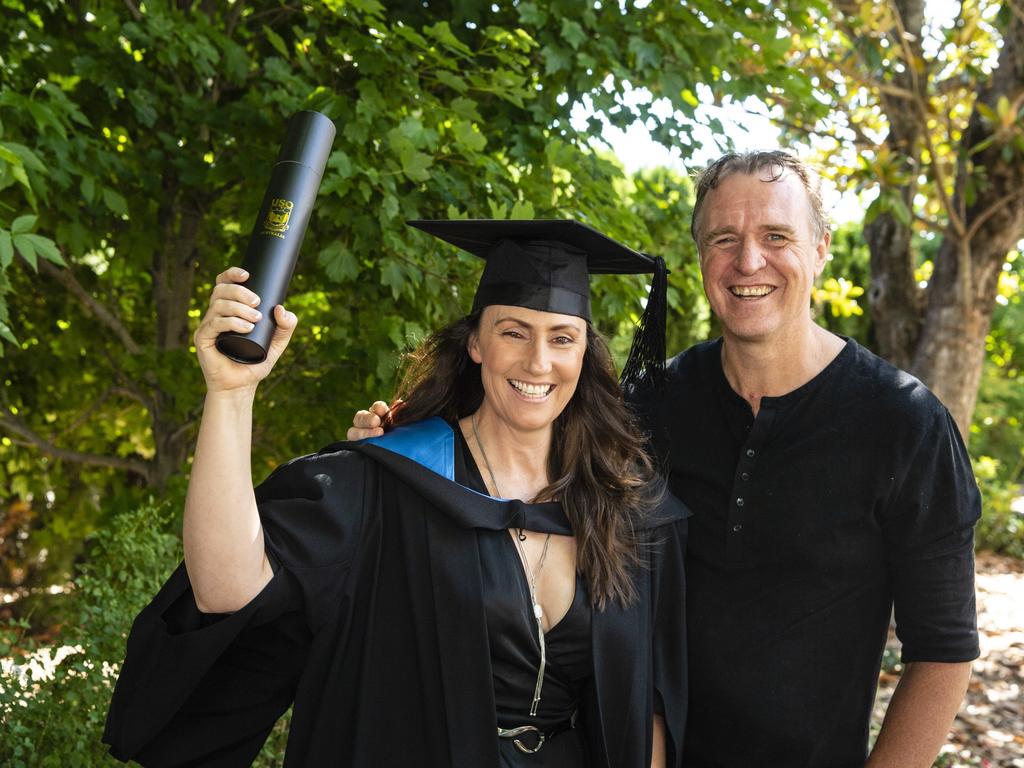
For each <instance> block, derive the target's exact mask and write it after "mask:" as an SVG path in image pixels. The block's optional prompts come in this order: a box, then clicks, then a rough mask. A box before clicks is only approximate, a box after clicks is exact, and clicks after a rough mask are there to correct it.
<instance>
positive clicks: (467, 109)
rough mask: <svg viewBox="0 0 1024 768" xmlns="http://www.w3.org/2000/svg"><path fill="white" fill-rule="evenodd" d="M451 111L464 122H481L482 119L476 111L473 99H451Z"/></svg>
mask: <svg viewBox="0 0 1024 768" xmlns="http://www.w3.org/2000/svg"><path fill="white" fill-rule="evenodd" d="M448 106H450V107H451V110H452V111H453V112H454V113H455V114H456V115H458V116H459V117H461V118H464V119H466V120H470V121H475V122H481V121H483V118H482V117H480V112H479V111H478V110H477V103H476V102H475V101H473V99H464V98H462V97H461V96H460V97H459V98H456V99H452V101H451V104H449V105H448Z"/></svg>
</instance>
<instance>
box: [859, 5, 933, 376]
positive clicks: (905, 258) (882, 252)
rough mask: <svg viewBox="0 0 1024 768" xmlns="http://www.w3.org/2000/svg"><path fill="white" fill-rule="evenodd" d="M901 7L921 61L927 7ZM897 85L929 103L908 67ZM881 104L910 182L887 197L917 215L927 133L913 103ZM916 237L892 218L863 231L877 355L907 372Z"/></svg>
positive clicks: (914, 320) (915, 321) (913, 329)
mask: <svg viewBox="0 0 1024 768" xmlns="http://www.w3.org/2000/svg"><path fill="white" fill-rule="evenodd" d="M897 7H898V9H899V12H900V15H901V16H902V18H903V24H904V26H905V27H906V29H907V30H909V31H912V32H916V33H918V34H915V35H914V39H913V40H911V41H909V42H908V45H909V47H910V50H911V51H912V52H913V54H914V56H916V57H920V56H921V36H920V34H919V33H920V29H921V25H922V24H923V22H924V6H923V3H922V1H921V0H901V2H899V3H897ZM855 12H856V11H855ZM893 82H894V84H895V85H897V86H898V87H900V88H902V89H903V90H905V91H907V92H911V93H915V94H917V95H918V97H919V98H922V99H923V98H926V96H925V84H926V82H927V80H926V78H925V77H924V75H923V73H920V74H918V75H916V76H915V75H914V74H912V71H911V68H910V67H905V68H904V69H903V71H902V72H895V73H893ZM880 101H881V104H882V108H883V109H884V111H885V114H886V116H887V117H888V122H889V134H888V136H887V137H886V141H885V144H886V146H887V147H888V149H889V150H890V151H891V152H892V154H893V155H894V156H896V157H899V158H901V159H902V160H903V163H902V164H903V170H904V172H905V174H906V177H907V179H908V180H909V181H908V182H907V184H906V185H905V186H904V187H902V188H901V189H898V190H892V191H891V192H889V194H897V195H899V197H900V198H901V199H902V201H903V204H904V205H905V206H906V208H907V210H908V211H909V210H913V207H914V196H915V194H916V193H917V186H918V185H917V181H916V179H917V176H918V175H919V174H920V172H921V151H922V145H923V132H924V130H925V127H924V126H922V125H921V121H920V120H919V119H917V114H916V108H915V106H914V103H913V102H911V101H909V100H907V99H905V98H901V97H899V96H893V95H890V94H889V93H882V94H881V95H880ZM885 192H886V191H885V190H883V193H885ZM912 234H913V231H912V230H911V228H910V224H909V223H903V222H901V221H899V220H898V219H897V218H896V217H895V216H894V215H893V214H892V213H889V212H885V213H882V214H880V215H879V216H878V217H877V218H875V220H874V221H872V222H871V223H870V224H868V225H867V226H866V227H864V240H865V241H866V242H867V245H868V250H869V251H870V252H871V284H870V285H869V286H868V291H867V298H868V302H869V303H870V305H871V318H872V332H873V337H874V338H873V341H874V344H875V350H876V351H877V352H878V354H880V355H881V356H882V357H884V358H886V359H887V360H889V361H890V362H891V363H892V364H893V365H896V366H898V367H900V368H904V369H907V368H909V367H910V365H911V361H912V360H913V357H914V347H915V345H916V344H917V339H918V335H919V334H920V332H921V315H920V300H919V294H920V290H919V289H918V287H917V283H916V282H915V280H914V252H913V250H912V248H911V237H912Z"/></svg>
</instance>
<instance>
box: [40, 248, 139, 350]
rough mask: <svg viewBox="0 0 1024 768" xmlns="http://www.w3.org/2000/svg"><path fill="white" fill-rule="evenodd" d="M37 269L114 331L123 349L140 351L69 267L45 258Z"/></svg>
mask: <svg viewBox="0 0 1024 768" xmlns="http://www.w3.org/2000/svg"><path fill="white" fill-rule="evenodd" d="M39 271H40V272H42V273H43V274H45V275H46V276H47V277H52V278H53V279H54V280H56V281H57V282H58V283H60V284H61V285H63V286H64V287H65V288H66V289H67V290H68V292H69V293H71V294H72V295H73V296H74V297H75V298H77V299H78V300H79V301H80V302H81V303H82V304H83V305H84V307H85V309H86V312H87V313H88V314H91V315H94V316H95V317H96V319H97V320H99V322H100V323H101V324H103V325H105V326H106V327H107V328H109V329H110V330H111V331H113V332H114V335H115V336H117V338H119V339H120V340H121V343H122V344H124V347H125V349H127V350H128V352H129V353H130V354H132V355H138V354H140V353H141V352H142V350H141V349H140V348H139V345H138V344H137V343H136V342H135V339H133V338H132V336H131V334H130V333H128V329H127V328H125V327H124V324H123V323H122V322H121V320H120V319H119V318H118V317H117V316H116V315H115V314H114V313H113V312H111V311H110V310H109V309H107V308H106V307H105V306H103V304H101V303H100V302H99V301H97V300H96V298H95V297H94V296H92V294H90V293H89V292H88V291H87V290H85V288H84V287H82V284H81V283H80V282H78V279H77V278H76V277H75V275H74V273H73V272H72V271H71V269H70V268H67V269H60V268H59V267H56V266H54V265H53V264H51V263H50V262H49V261H47V260H46V259H40V260H39Z"/></svg>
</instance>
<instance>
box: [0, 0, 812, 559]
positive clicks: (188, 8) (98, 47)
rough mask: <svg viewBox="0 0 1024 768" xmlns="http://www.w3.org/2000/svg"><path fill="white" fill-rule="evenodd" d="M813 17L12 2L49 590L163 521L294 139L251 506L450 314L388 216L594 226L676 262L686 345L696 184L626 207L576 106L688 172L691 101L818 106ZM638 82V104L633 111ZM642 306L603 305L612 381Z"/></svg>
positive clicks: (439, 6)
mask: <svg viewBox="0 0 1024 768" xmlns="http://www.w3.org/2000/svg"><path fill="white" fill-rule="evenodd" d="M808 5H809V4H808V3H805V2H799V1H797V0H793V1H792V2H788V3H784V4H775V5H773V6H772V7H771V9H768V8H745V7H741V6H738V5H733V4H707V3H677V4H651V5H649V6H647V7H645V8H634V7H629V8H628V9H623V8H620V6H619V5H618V4H616V3H604V4H602V5H601V6H600V7H597V6H596V4H595V5H594V6H593V7H587V8H583V7H581V6H580V5H579V4H578V3H576V2H572V1H571V0H551V1H550V2H522V3H519V4H503V5H502V6H500V7H499V6H497V5H494V4H492V3H491V2H489V1H487V2H485V1H484V0H462V1H461V2H458V3H452V4H450V5H449V4H447V3H431V4H430V6H429V7H424V6H423V4H422V3H420V2H413V1H412V0H407V1H404V2H394V3H386V4H382V3H377V2H367V1H366V0H363V1H361V2H354V1H351V0H348V1H347V0H331V1H329V2H328V1H324V2H315V3H307V4H305V5H303V6H301V8H300V7H299V6H297V5H295V4H293V3H289V2H284V3H280V4H277V5H273V6H267V7H265V8H257V7H256V6H253V5H251V4H245V3H241V2H239V3H206V4H199V3H192V4H190V3H167V2H162V1H158V2H147V3H145V4H138V3H122V2H118V1H117V0H104V1H102V2H98V3H92V4H90V5H89V6H88V10H84V9H83V8H81V7H80V6H79V4H74V3H68V2H63V1H62V0H52V1H51V2H47V3H24V2H18V1H17V0H6V1H5V2H4V7H5V17H4V30H5V32H6V33H7V35H6V38H7V39H11V40H17V41H18V44H17V45H13V46H9V47H8V48H6V49H5V50H4V52H3V55H2V57H0V230H2V231H3V232H6V233H7V236H6V237H5V236H4V235H3V234H0V258H2V259H3V264H2V266H0V337H2V339H3V340H0V346H3V348H4V351H5V353H6V357H5V358H4V371H3V376H2V377H0V432H2V435H0V487H3V488H5V489H7V490H6V491H5V492H4V494H3V495H4V497H5V498H4V499H0V502H3V501H6V500H10V499H20V500H22V501H25V502H29V503H30V504H31V506H32V515H31V525H32V541H33V547H32V548H34V550H35V551H37V552H39V551H41V550H42V549H44V548H45V549H48V550H49V551H50V552H51V553H53V552H57V551H58V550H59V551H60V552H61V553H62V557H53V556H51V559H50V560H49V561H48V562H47V565H46V568H45V569H51V570H55V571H58V572H60V571H61V570H64V569H66V567H67V560H66V558H69V557H71V556H73V555H74V542H75V541H79V540H81V539H82V538H83V537H84V536H87V535H88V534H89V533H90V532H91V531H92V530H94V529H95V528H96V527H97V526H101V525H103V523H104V520H105V519H106V518H107V517H109V516H111V515H113V514H115V513H117V512H119V511H123V510H126V509H130V508H132V507H133V506H135V505H136V504H138V502H139V500H140V499H141V498H144V497H145V495H146V494H148V493H150V492H153V491H156V492H157V493H160V494H167V495H169V496H178V495H180V493H181V491H182V489H183V486H184V483H185V481H186V479H187V474H186V473H187V456H188V451H189V445H190V442H191V440H192V439H193V437H194V435H195V431H196V427H197V424H198V418H199V415H200V413H201V404H202V397H203V391H202V379H201V376H200V374H199V371H198V368H197V366H196V365H195V362H194V358H193V356H192V354H191V351H190V348H189V337H190V333H191V332H192V330H193V329H194V328H195V326H196V324H197V323H198V321H199V318H200V317H201V315H202V313H203V312H204V311H205V308H206V303H207V296H208V295H209V292H210V290H211V287H212V285H213V282H214V279H215V276H216V275H217V274H218V273H219V272H221V271H222V270H223V269H224V268H225V267H227V266H228V265H230V264H237V263H239V262H240V261H241V260H242V254H243V252H244V250H243V249H244V247H245V240H246V236H247V235H248V233H249V231H250V229H251V227H252V224H253V218H254V216H255V212H256V210H257V208H258V205H259V201H260V197H261V194H262V182H263V179H265V178H267V176H268V174H269V168H270V165H271V164H272V162H273V158H274V157H275V155H276V152H277V148H278V143H279V141H280V138H281V136H282V135H283V130H284V125H285V121H286V119H287V117H288V116H289V115H290V114H292V113H293V112H295V111H296V110H299V109H304V108H308V109H317V110H320V111H322V112H324V113H326V114H327V115H328V116H329V117H331V118H332V119H333V120H334V121H335V122H336V124H337V126H338V136H337V139H336V141H335V145H334V151H333V154H332V156H331V158H330V162H329V164H328V168H327V171H326V173H325V175H324V179H323V183H322V186H321V191H320V197H319V199H318V203H317V208H316V211H315V213H314V217H313V220H312V222H311V225H310V229H309V232H308V233H307V235H306V238H305V242H304V247H303V255H302V258H301V259H300V261H299V265H298V269H297V273H296V276H295V278H294V280H293V283H292V286H291V291H290V295H289V298H288V305H289V308H290V309H293V310H294V311H295V312H296V313H297V314H298V315H299V317H300V325H299V329H298V331H297V333H296V335H295V337H294V339H293V342H292V346H291V348H290V349H289V351H288V353H287V355H286V357H285V358H284V359H283V360H282V362H281V364H280V365H279V366H278V369H277V370H276V371H275V373H274V375H273V377H272V378H271V380H270V381H268V382H266V384H265V386H264V387H262V389H261V393H260V396H259V402H258V405H257V412H256V425H255V434H254V468H255V469H254V471H255V474H256V476H257V479H259V478H261V477H262V476H264V475H265V474H266V473H267V472H268V471H269V469H270V468H271V467H273V466H274V465H276V464H277V463H279V462H280V461H282V460H284V459H285V458H287V457H289V456H292V455H295V454H298V453H304V452H307V451H309V450H311V449H314V448H315V447H318V446H320V445H323V444H325V443H328V442H331V441H333V440H335V439H337V437H338V436H339V435H340V434H341V433H342V432H343V431H344V428H345V426H346V425H347V421H348V414H350V413H351V412H352V411H353V410H355V409H356V408H358V407H362V406H363V405H365V404H366V403H367V402H368V401H370V400H371V399H375V398H377V397H380V396H382V395H386V394H388V393H389V392H391V391H392V390H393V388H394V384H395V375H396V369H397V366H398V363H399V360H400V356H401V352H402V351H403V350H404V349H405V348H406V347H408V346H409V345H411V344H413V343H415V342H416V341H417V340H419V339H421V338H423V337H424V336H425V335H426V334H427V333H428V332H429V331H430V330H432V329H434V328H437V327H439V326H441V325H443V324H444V323H447V322H449V321H451V320H452V319H454V318H456V317H457V316H459V315H460V314H461V313H462V312H464V311H465V310H466V309H467V306H468V301H469V296H470V294H471V292H472V287H473V285H474V284H475V280H476V278H477V277H478V275H479V270H480V264H479V262H478V260H476V259H473V258H471V257H469V256H466V255H463V254H459V253H456V252H455V251H454V250H453V249H451V248H449V247H446V246H443V245H440V244H438V243H436V242H434V241H432V240H431V239H430V238H427V237H426V236H424V235H422V234H419V233H416V232H414V231H413V230H411V229H409V228H407V227H405V226H404V221H405V220H406V219H410V218H438V217H446V216H450V217H460V216H477V217H506V216H509V217H524V216H535V217H540V218H552V217H554V218H561V217H568V216H573V217H577V218H580V219H582V220H585V221H588V222H589V223H592V224H594V225H595V226H597V227H599V228H601V229H603V230H604V231H606V232H608V233H609V234H610V235H611V236H613V237H616V238H619V239H621V240H622V241H624V242H626V243H628V244H630V245H632V246H634V247H637V248H641V249H644V250H653V251H655V252H657V253H659V254H662V255H664V256H665V257H666V259H667V260H668V261H669V263H670V266H671V267H672V269H673V275H672V285H673V289H672V292H671V294H670V302H671V303H672V307H673V312H674V314H675V320H676V322H673V328H674V329H676V330H675V331H674V333H675V336H674V337H673V338H672V339H670V342H671V346H672V348H673V349H678V348H682V347H683V346H685V345H686V344H688V343H690V342H691V341H692V340H694V339H695V338H697V337H699V336H700V335H701V333H702V332H703V330H704V329H705V328H706V326H707V314H706V309H705V307H704V305H703V302H702V299H701V298H700V292H699V290H697V288H696V286H697V280H696V271H695V265H694V263H693V262H692V261H690V260H689V259H690V256H689V254H690V253H691V251H690V250H689V246H688V244H684V243H685V242H686V240H687V237H686V234H685V233H686V221H687V219H688V215H689V208H688V205H689V204H688V202H687V199H688V192H687V190H688V187H687V186H686V185H685V183H683V182H682V181H681V180H678V179H668V178H667V177H666V178H665V179H660V180H658V179H655V178H654V177H653V176H652V177H650V178H648V179H644V178H639V179H638V180H636V182H635V185H634V184H633V183H632V182H631V181H630V180H629V179H628V178H626V176H625V174H624V173H623V171H622V169H621V167H620V166H619V165H618V164H617V163H616V162H614V161H613V160H612V159H611V158H609V157H607V156H606V155H604V154H602V153H601V152H599V151H596V150H595V149H594V147H593V145H592V139H593V138H594V136H593V134H592V130H594V129H595V127H596V126H597V123H596V122H594V123H592V124H591V125H590V126H589V127H588V128H586V129H585V130H582V131H578V130H576V129H574V128H573V127H572V125H571V124H570V123H569V120H568V114H569V108H570V106H571V105H572V104H573V103H575V102H577V101H580V100H582V99H584V98H586V99H588V100H589V101H590V103H591V104H593V106H594V108H595V109H596V110H599V111H601V112H603V113H604V114H606V115H607V116H608V118H609V120H611V121H612V122H613V123H614V124H616V125H626V124H628V123H629V122H632V121H633V120H635V119H641V120H645V121H647V122H648V123H649V124H650V125H652V126H653V127H654V130H655V133H656V135H657V136H658V137H660V138H661V139H662V140H664V141H666V142H670V143H673V144H679V145H680V147H681V149H682V150H683V152H684V156H685V155H686V154H687V153H688V152H689V151H690V149H691V147H690V144H689V138H688V134H689V127H690V126H692V123H693V119H694V115H695V112H694V110H695V105H696V103H697V102H696V99H695V98H694V93H695V92H696V90H697V89H698V86H699V85H700V84H702V83H711V84H712V88H713V90H714V92H715V93H716V94H717V95H718V96H719V97H720V98H723V99H724V98H726V97H729V96H736V97H739V96H741V95H745V94H746V93H750V92H759V91H762V90H764V89H765V88H767V87H768V86H769V84H772V85H773V87H774V85H777V84H779V83H783V84H785V85H786V87H787V88H790V89H791V91H792V95H793V97H794V98H801V97H802V96H806V95H808V94H809V92H810V90H809V89H810V85H809V84H808V82H806V80H805V78H803V77H802V75H801V73H800V72H799V71H798V70H794V69H792V68H789V67H786V66H785V62H784V60H783V54H784V49H785V47H786V45H785V39H784V38H782V37H780V36H779V35H778V33H777V30H778V29H779V27H780V25H782V24H783V22H784V21H787V20H791V21H793V22H794V23H798V22H799V20H800V19H801V18H803V15H804V14H805V12H806V8H807V7H808ZM810 5H813V4H810ZM787 14H788V15H787ZM628 84H644V85H646V86H647V87H648V88H649V89H650V91H651V95H652V99H651V101H650V102H649V103H644V104H639V105H637V106H636V107H635V108H626V107H624V106H623V105H622V103H621V102H622V98H621V97H622V94H623V92H624V89H625V88H626V87H627V85H628ZM662 97H663V98H665V99H667V100H668V103H669V104H670V105H671V106H672V109H673V113H672V114H670V115H667V114H666V113H665V112H663V111H660V110H657V109H655V108H654V102H655V101H656V100H658V99H660V98H662ZM661 195H665V196H666V200H667V202H666V200H659V196H661ZM15 222H17V225H15ZM15 229H17V233H16V234H12V233H14V230H15ZM8 239H9V240H10V248H8V247H7V245H8ZM38 256H43V258H42V259H39V258H38ZM33 258H36V264H35V266H36V268H37V269H38V272H36V271H35V269H33V267H32V266H31V264H30V262H31V260H32V259H33ZM61 263H65V264H66V265H67V266H66V268H65V267H60V266H58V265H59V264H61ZM644 291H645V283H644V281H643V280H642V279H641V278H627V279H621V280H615V279H606V280H601V281H599V283H598V284H597V285H596V286H595V305H596V306H597V307H598V308H599V310H601V311H604V312H606V313H609V314H608V315H607V316H608V317H611V318H615V319H614V320H608V321H607V322H605V323H604V324H603V326H602V327H603V330H605V331H606V332H608V333H609V334H611V335H612V336H613V337H614V338H613V346H614V348H615V349H616V351H617V352H618V353H619V355H620V359H621V354H622V352H623V350H624V345H625V339H627V338H628V335H629V333H630V331H631V330H632V328H631V320H632V319H633V317H634V316H635V315H636V314H637V312H638V310H639V306H640V304H639V302H640V299H641V298H642V296H643V293H644ZM691 307H696V308H697V310H696V311H691ZM612 313H614V314H612ZM620 320H621V321H620ZM48 495H52V496H53V497H54V499H53V501H44V500H46V499H47V498H48ZM0 509H2V506H0ZM45 569H44V570H45ZM42 575H43V574H40V577H42Z"/></svg>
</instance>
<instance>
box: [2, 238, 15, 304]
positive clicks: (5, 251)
mask: <svg viewBox="0 0 1024 768" xmlns="http://www.w3.org/2000/svg"><path fill="white" fill-rule="evenodd" d="M12 261H14V246H13V245H12V244H11V233H10V232H8V231H7V230H6V229H0V274H3V271H4V270H5V269H7V268H8V267H9V266H11V262H12ZM0 300H2V299H0Z"/></svg>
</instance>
